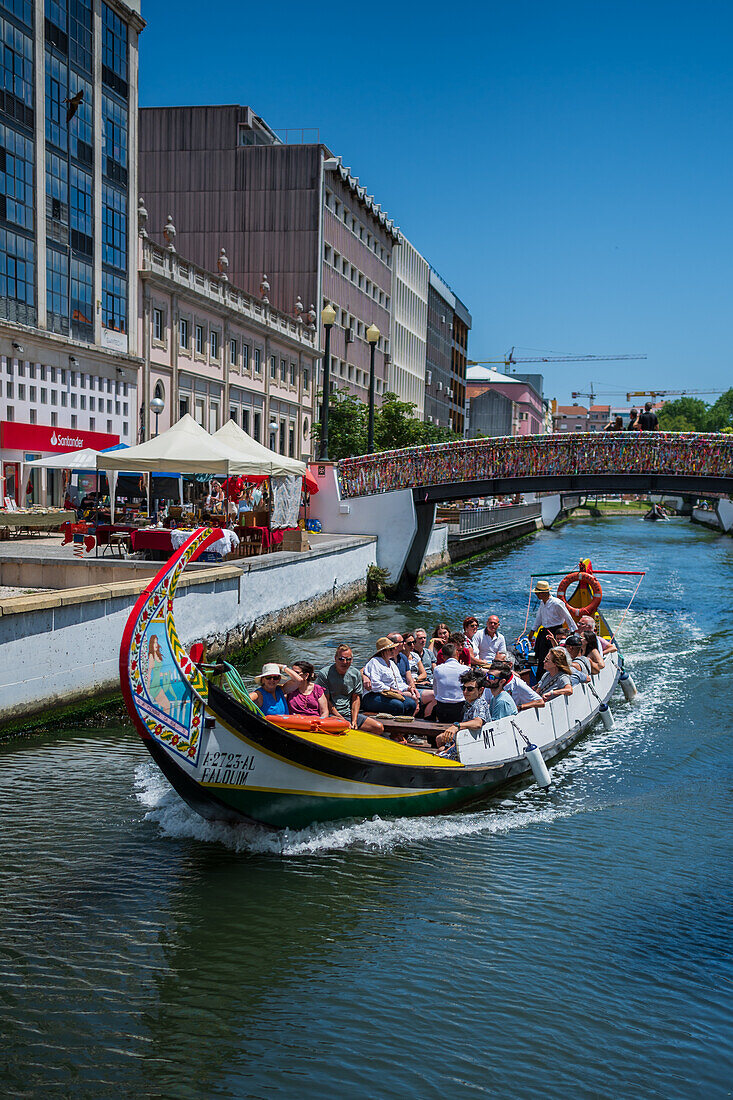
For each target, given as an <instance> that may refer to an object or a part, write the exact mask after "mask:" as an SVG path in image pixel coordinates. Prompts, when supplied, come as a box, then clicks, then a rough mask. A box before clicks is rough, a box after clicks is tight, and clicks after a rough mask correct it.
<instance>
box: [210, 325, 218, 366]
mask: <svg viewBox="0 0 733 1100" xmlns="http://www.w3.org/2000/svg"><path fill="white" fill-rule="evenodd" d="M211 358H212V359H218V358H219V333H218V332H216V331H215V330H214V329H212V330H211Z"/></svg>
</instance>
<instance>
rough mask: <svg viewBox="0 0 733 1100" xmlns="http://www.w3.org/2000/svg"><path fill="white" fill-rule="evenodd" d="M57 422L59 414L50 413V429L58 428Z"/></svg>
mask: <svg viewBox="0 0 733 1100" xmlns="http://www.w3.org/2000/svg"><path fill="white" fill-rule="evenodd" d="M58 422H59V414H58V413H55V412H52V413H51V427H52V428H55V427H57V426H58Z"/></svg>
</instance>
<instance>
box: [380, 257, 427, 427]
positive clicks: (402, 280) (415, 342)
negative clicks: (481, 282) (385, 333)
mask: <svg viewBox="0 0 733 1100" xmlns="http://www.w3.org/2000/svg"><path fill="white" fill-rule="evenodd" d="M392 255H393V257H394V268H393V270H394V279H393V282H392V362H391V363H390V367H389V373H388V387H389V389H390V390H392V391H393V392H394V393H396V394H397V396H398V397H399V398H400V399H401V400H402V401H412V402H414V404H415V405H417V408H416V410H415V416H416V417H417V418H418V419H420V420H422V419H423V417H424V413H425V356H426V341H427V332H428V278H429V274H430V267H429V265H428V262H427V260H425V259H424V258H423V257H422V256H421V255H420V253H419V252H418V251H417V249H416V248H414V247H413V246H412V245H411V244H410V242H409V241H408V240H407V239H406V238H405V237H403V238H402V244H401V245H400V246H399V247H398V248H395V249H394V252H393V253H392Z"/></svg>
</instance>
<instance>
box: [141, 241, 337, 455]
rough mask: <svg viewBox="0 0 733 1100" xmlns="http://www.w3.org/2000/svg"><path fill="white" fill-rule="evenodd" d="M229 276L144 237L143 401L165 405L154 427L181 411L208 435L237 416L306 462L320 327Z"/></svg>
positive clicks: (256, 433)
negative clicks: (263, 299) (236, 284)
mask: <svg viewBox="0 0 733 1100" xmlns="http://www.w3.org/2000/svg"><path fill="white" fill-rule="evenodd" d="M222 266H223V265H222ZM225 276H226V271H225V270H224V271H220V272H218V273H211V272H209V271H204V270H203V269H202V268H199V267H197V266H196V265H194V264H192V263H190V262H189V261H188V260H184V259H182V258H181V257H180V256H179V255H178V253H177V252H175V251H173V252H172V251H170V250H169V249H168V248H167V247H166V246H160V245H157V244H154V243H153V242H152V241H150V240H149V239H147V238H144V239H142V240H141V242H140V299H141V300H140V345H141V347H142V348H143V349H144V363H145V365H144V368H143V371H142V378H141V390H142V394H143V404H144V406H145V407H148V406H149V403H150V400H151V398H153V397H158V398H160V399H161V400H162V401H163V402H164V408H163V411H162V413H161V414H160V417H159V419H158V421H157V422H156V423H155V425H154V428H155V429H156V430H158V431H164V430H165V429H166V428H168V427H170V425H171V424H173V423H175V422H176V421H177V420H178V419H179V418H180V417H181V416H183V415H184V414H185V413H190V414H191V416H193V418H194V419H195V420H196V421H197V422H198V423H199V424H200V425H201V426H202V427H203V428H205V429H206V430H207V431H210V432H215V431H217V429H218V428H220V427H221V426H222V424H223V423H225V422H226V421H227V420H229V419H232V420H234V421H235V422H236V423H237V424H238V425H239V426H240V427H242V428H243V429H244V430H245V431H246V432H247V433H248V434H249V435H251V436H253V437H254V439H256V440H257V441H258V442H259V443H263V444H264V445H265V446H267V447H270V448H271V450H274V451H279V452H280V454H284V455H289V456H290V457H291V458H300V459H305V460H307V459H309V458H310V457H311V455H312V450H313V448H312V445H311V428H312V425H313V418H314V402H315V393H316V386H315V367H316V363H317V362H318V357H319V355H320V352H319V350H318V348H317V342H318V336H317V332H316V329H315V326H311V325H309V324H308V323H307V322H305V321H304V320H303V319H296V318H294V317H292V316H288V315H287V314H286V313H282V312H281V311H280V310H277V309H275V308H274V307H273V306H263V304H262V302H261V300H260V299H259V298H253V297H252V296H251V295H249V294H245V293H244V292H243V291H241V290H238V289H237V288H236V287H234V286H232V284H231V283H230V282H229V279H228V277H225Z"/></svg>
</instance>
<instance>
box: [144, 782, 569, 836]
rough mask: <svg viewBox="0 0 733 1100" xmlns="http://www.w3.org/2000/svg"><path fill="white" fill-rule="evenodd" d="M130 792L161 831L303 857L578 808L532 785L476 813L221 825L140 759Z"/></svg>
mask: <svg viewBox="0 0 733 1100" xmlns="http://www.w3.org/2000/svg"><path fill="white" fill-rule="evenodd" d="M135 793H136V796H137V798H138V801H139V802H140V803H142V805H143V806H145V807H146V809H147V813H146V814H145V820H146V821H151V822H153V823H155V824H156V825H157V826H158V828H159V829H160V830H161V832H162V834H163V835H164V836H168V837H179V838H188V839H192V840H200V841H202V842H204V843H214V844H223V845H224V846H225V847H227V848H230V849H232V850H233V851H236V852H246V853H250V854H253V855H277V856H308V855H322V854H325V853H328V852H337V851H344V850H345V849H362V850H375V851H390V850H391V849H393V848H395V847H398V846H401V845H405V844H408V845H409V844H415V843H420V842H423V841H435V840H443V839H451V840H452V839H454V838H455V837H459V836H463V837H465V836H472V835H478V834H499V835H501V834H504V833H508V832H510V831H511V830H513V829H522V828H527V827H528V826H531V825H538V824H550V823H551V822H552V821H554V820H556V819H557V818H560V817H567V816H570V814H574V813H578V812H581V809H582V808H581V807H579V806H577V807H573V808H571V809H567V808H564V807H557V806H554V805H552V804H551V803H549V802H548V799H547V796H546V795H544V794H543V792H540V791H538V790H537V789H536V788H535V789H530V790H524V791H519V792H517V794H516V795H515V796H514V797H512V798H508V799H506V798H505V799H503V800H502V801H501V802H498V801H497V802H496V803H495V804H494V806H493V807H491V808H489V809H486V810H481V811H478V812H460V813H453V814H445V815H441V816H440V817H403V818H395V819H391V818H387V819H382V818H379V817H374V818H371V819H370V820H368V821H356V822H336V823H334V824H327V825H312V826H310V827H309V828H307V829H284V830H282V831H279V832H271V831H269V830H267V829H262V828H260V827H259V826H256V825H224V824H219V823H215V822H210V821H204V820H203V818H201V817H199V816H198V814H196V813H194V811H193V810H190V809H189V808H188V806H186V804H185V803H184V802H182V801H181V799H180V798H179V797H178V795H177V794H176V793H175V791H174V790H173V788H172V787H171V786H170V785H169V784H168V782H167V781H166V780H165V779H164V778H163V776H162V775H161V774H160V772H159V771H158V770H157V769H156V768H155V766H154V765H153V764H152V763H150V764H148V763H145V764H141V765H140V766H139V767H138V768H137V771H136V775H135Z"/></svg>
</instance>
